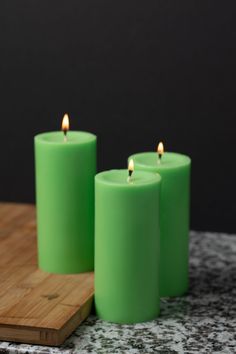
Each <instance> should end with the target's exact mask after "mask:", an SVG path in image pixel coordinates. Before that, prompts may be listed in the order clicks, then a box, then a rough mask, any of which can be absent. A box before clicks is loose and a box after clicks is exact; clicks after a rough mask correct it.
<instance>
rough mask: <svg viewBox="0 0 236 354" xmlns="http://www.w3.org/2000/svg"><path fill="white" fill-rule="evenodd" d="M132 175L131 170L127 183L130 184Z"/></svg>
mask: <svg viewBox="0 0 236 354" xmlns="http://www.w3.org/2000/svg"><path fill="white" fill-rule="evenodd" d="M132 173H133V171H131V170H129V176H128V178H127V182H128V183H130V182H131V177H132Z"/></svg>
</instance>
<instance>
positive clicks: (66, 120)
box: [61, 114, 70, 133]
mask: <svg viewBox="0 0 236 354" xmlns="http://www.w3.org/2000/svg"><path fill="white" fill-rule="evenodd" d="M69 128H70V122H69V116H68V114H65V115H64V117H63V119H62V124H61V129H62V130H63V132H64V133H66V132H67V131H68V130H69Z"/></svg>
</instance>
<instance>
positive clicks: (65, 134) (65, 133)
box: [63, 129, 67, 143]
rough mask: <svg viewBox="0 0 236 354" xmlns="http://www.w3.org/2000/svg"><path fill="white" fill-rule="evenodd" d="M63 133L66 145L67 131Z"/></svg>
mask: <svg viewBox="0 0 236 354" xmlns="http://www.w3.org/2000/svg"><path fill="white" fill-rule="evenodd" d="M63 133H64V142H65V143H66V142H67V130H66V129H65V130H63Z"/></svg>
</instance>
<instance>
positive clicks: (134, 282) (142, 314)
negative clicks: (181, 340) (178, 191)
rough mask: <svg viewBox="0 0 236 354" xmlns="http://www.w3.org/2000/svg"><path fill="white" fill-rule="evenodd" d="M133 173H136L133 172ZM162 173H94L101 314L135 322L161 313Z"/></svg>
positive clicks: (97, 286) (97, 296)
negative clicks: (160, 195)
mask: <svg viewBox="0 0 236 354" xmlns="http://www.w3.org/2000/svg"><path fill="white" fill-rule="evenodd" d="M130 174H131V173H130ZM160 181H161V178H160V176H158V175H156V174H154V173H150V172H144V171H134V173H133V175H132V176H131V177H129V178H128V180H127V170H111V171H105V172H102V173H99V174H97V175H96V178H95V304H96V311H97V314H98V316H99V317H100V318H102V319H104V320H107V321H111V322H116V323H136V322H143V321H147V320H151V319H154V318H155V317H157V316H158V314H159V282H158V272H159V219H158V217H157V215H158V212H159V191H160Z"/></svg>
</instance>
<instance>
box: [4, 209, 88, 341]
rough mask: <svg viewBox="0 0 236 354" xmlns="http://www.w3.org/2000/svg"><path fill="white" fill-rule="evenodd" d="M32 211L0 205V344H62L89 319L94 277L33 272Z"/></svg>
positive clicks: (35, 257) (35, 270) (34, 254)
mask: <svg viewBox="0 0 236 354" xmlns="http://www.w3.org/2000/svg"><path fill="white" fill-rule="evenodd" d="M36 246H37V245H36V222H35V207H34V206H32V205H25V204H24V205H23V204H11V203H0V282H1V287H0V340H7V341H15V342H22V343H32V344H43V345H52V346H54V345H60V344H62V343H63V342H64V340H65V339H66V338H67V337H68V336H69V335H70V334H71V333H72V332H73V331H74V330H75V328H76V327H77V326H78V325H79V324H80V323H81V322H82V321H83V320H84V319H85V318H86V317H87V316H88V315H89V313H90V311H91V307H92V302H93V294H94V276H93V273H83V274H68V275H60V274H49V273H45V272H42V271H41V270H39V269H38V268H37V247H36Z"/></svg>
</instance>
